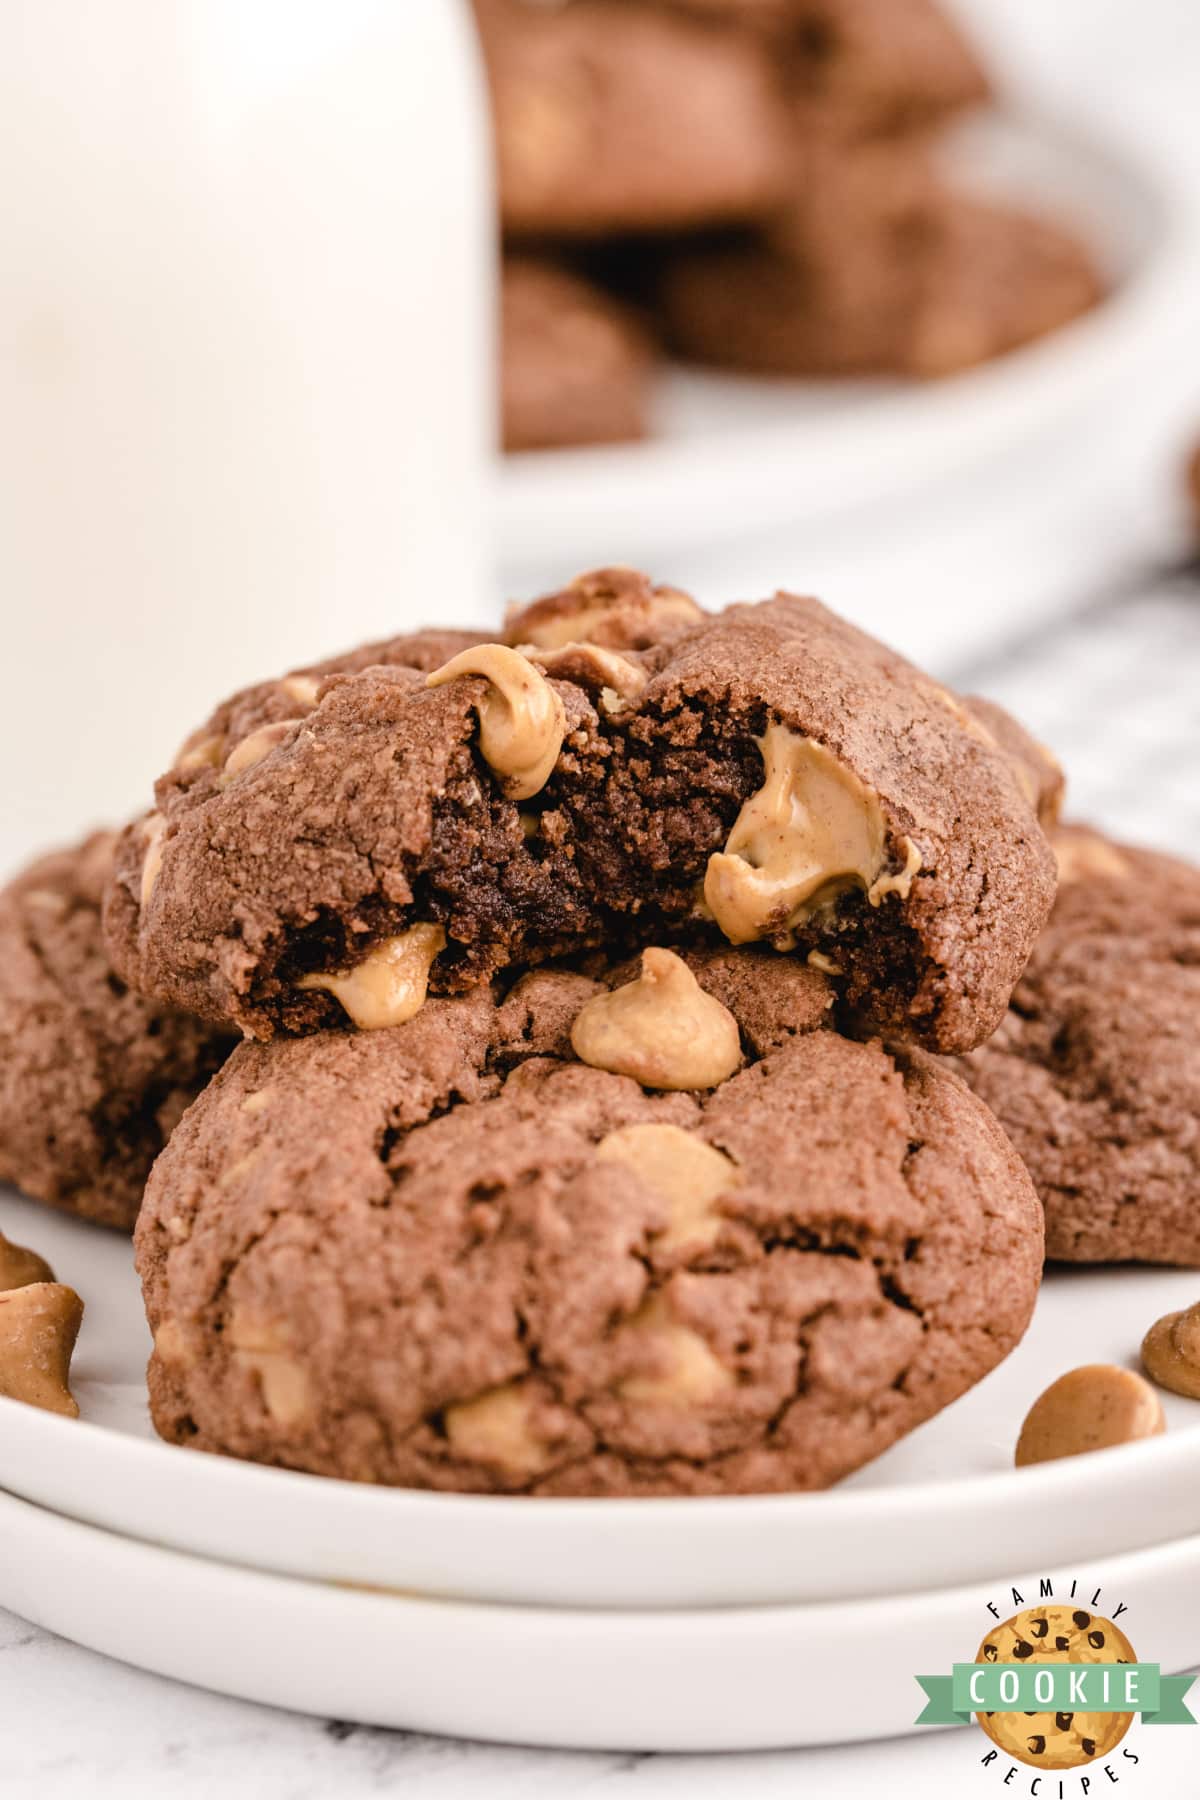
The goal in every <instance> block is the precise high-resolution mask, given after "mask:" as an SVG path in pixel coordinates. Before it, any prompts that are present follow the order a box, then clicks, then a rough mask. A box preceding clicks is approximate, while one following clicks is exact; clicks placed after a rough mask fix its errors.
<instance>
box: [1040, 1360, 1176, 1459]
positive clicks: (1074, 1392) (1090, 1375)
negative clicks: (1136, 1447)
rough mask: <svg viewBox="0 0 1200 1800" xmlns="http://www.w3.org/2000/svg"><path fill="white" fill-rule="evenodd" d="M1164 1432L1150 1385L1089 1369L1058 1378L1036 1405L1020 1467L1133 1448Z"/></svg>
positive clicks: (1109, 1370) (1112, 1370) (1102, 1367)
mask: <svg viewBox="0 0 1200 1800" xmlns="http://www.w3.org/2000/svg"><path fill="white" fill-rule="evenodd" d="M1166 1428H1167V1422H1166V1420H1165V1418H1164V1417H1163V1409H1162V1407H1161V1405H1160V1404H1159V1400H1158V1395H1157V1394H1156V1393H1155V1392H1154V1389H1153V1388H1152V1387H1151V1386H1150V1384H1149V1382H1148V1381H1143V1380H1142V1378H1141V1376H1140V1375H1135V1374H1134V1373H1133V1371H1132V1369H1118V1368H1116V1367H1114V1366H1113V1365H1112V1364H1111V1363H1088V1364H1087V1365H1086V1367H1084V1368H1082V1369H1072V1370H1071V1371H1070V1373H1069V1374H1067V1375H1060V1376H1059V1378H1058V1380H1057V1381H1055V1382H1053V1383H1052V1384H1051V1385H1050V1386H1049V1387H1048V1388H1047V1389H1046V1391H1045V1393H1044V1394H1042V1395H1041V1397H1040V1398H1039V1399H1037V1400H1035V1401H1034V1403H1033V1405H1032V1407H1031V1408H1030V1410H1029V1412H1028V1414H1027V1415H1026V1419H1025V1423H1024V1424H1023V1425H1022V1427H1021V1435H1020V1437H1019V1439H1018V1440H1017V1467H1018V1468H1023V1467H1024V1466H1025V1465H1026V1464H1027V1463H1040V1462H1054V1461H1055V1460H1056V1459H1057V1458H1058V1457H1060V1456H1084V1455H1086V1454H1087V1453H1088V1452H1089V1451H1091V1450H1108V1449H1110V1448H1111V1447H1112V1446H1113V1445H1114V1444H1131V1443H1134V1442H1136V1441H1137V1440H1138V1439H1139V1438H1148V1437H1156V1436H1157V1435H1158V1433H1159V1432H1161V1431H1165V1430H1166Z"/></svg>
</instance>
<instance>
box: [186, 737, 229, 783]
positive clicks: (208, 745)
mask: <svg viewBox="0 0 1200 1800" xmlns="http://www.w3.org/2000/svg"><path fill="white" fill-rule="evenodd" d="M224 755H225V739H224V738H223V737H202V738H194V737H191V738H189V739H188V740H187V742H186V743H185V744H184V746H183V748H182V749H181V750H180V752H179V755H178V756H177V757H176V758H175V767H176V768H177V769H181V770H182V771H183V772H184V773H185V774H188V775H190V774H191V773H192V772H193V770H195V769H219V768H220V766H221V760H222V758H223V757H224Z"/></svg>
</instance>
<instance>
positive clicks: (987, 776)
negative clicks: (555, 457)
mask: <svg viewBox="0 0 1200 1800" xmlns="http://www.w3.org/2000/svg"><path fill="white" fill-rule="evenodd" d="M504 635H505V637H506V639H507V642H504V643H501V642H495V643H483V644H481V643H478V642H475V641H472V640H469V639H464V638H463V636H462V634H455V633H448V632H443V633H425V634H422V635H419V636H415V637H408V638H401V639H396V640H394V641H393V642H391V643H389V644H384V645H375V646H370V647H368V649H367V650H365V651H358V652H355V653H353V655H351V656H350V657H348V658H344V659H341V661H340V662H339V661H337V660H336V659H335V661H334V662H333V663H330V664H327V665H322V666H321V667H320V668H319V669H317V670H315V671H314V670H308V671H301V672H300V673H299V674H298V675H294V676H291V677H288V678H286V679H285V680H284V681H282V682H276V683H268V684H265V685H264V686H262V687H260V688H256V689H253V690H250V691H248V692H247V693H245V694H243V695H239V696H237V697H235V699H233V700H232V701H230V702H228V703H227V704H226V705H225V706H224V707H222V708H220V709H219V710H218V712H217V713H216V714H214V715H213V717H212V718H211V719H210V720H208V721H207V723H206V724H205V725H204V726H202V727H201V728H200V730H199V731H198V732H196V733H194V734H193V736H192V738H190V739H189V740H188V743H187V745H185V747H184V750H183V752H182V753H181V755H180V758H179V759H178V760H177V762H176V765H175V766H174V768H173V769H171V770H170V771H168V773H167V774H166V775H165V776H164V777H163V779H162V780H161V781H160V782H159V784H158V790H157V804H156V809H155V813H154V815H152V818H151V822H150V825H149V827H148V828H147V826H146V825H145V823H143V824H142V825H139V826H135V827H133V828H131V829H130V830H129V831H127V832H126V833H125V835H124V837H123V839H122V842H121V846H120V851H119V855H118V867H117V874H116V878H115V880H114V882H113V883H112V885H111V887H110V890H109V897H108V903H107V909H106V924H107V932H108V940H109V944H110V948H111V953H112V955H113V957H114V960H115V962H116V964H117V967H118V969H119V970H120V971H121V972H122V974H123V975H124V976H125V977H126V979H128V980H130V981H131V982H133V983H134V984H135V985H136V986H138V987H139V988H140V989H142V990H143V991H144V992H146V993H149V994H152V995H155V996H158V997H159V998H161V999H163V1000H166V1001H170V1002H171V1003H173V1004H175V1005H177V1006H185V1007H187V1008H189V1009H191V1010H193V1011H196V1012H199V1013H201V1014H203V1015H205V1016H207V1017H209V1018H212V1019H220V1020H229V1021H232V1022H234V1023H236V1024H237V1025H238V1026H240V1027H241V1029H242V1030H243V1031H244V1032H246V1033H247V1034H248V1035H250V1036H255V1037H260V1038H269V1037H271V1036H273V1035H275V1034H276V1033H280V1032H283V1033H303V1032H306V1031H310V1030H313V1029H315V1028H319V1027H322V1026H328V1025H339V1024H340V1025H343V1026H345V1025H347V1024H349V1023H354V1024H357V1025H359V1026H368V1027H369V1026H371V1025H375V1026H379V1025H387V1024H391V1023H397V1022H399V1021H400V1020H401V1018H403V1017H408V1016H411V1012H412V1009H413V1008H414V1006H416V1005H419V1004H420V1002H421V997H422V996H423V995H424V993H426V992H428V993H429V994H433V995H439V994H449V993H459V992H464V991H467V990H468V989H470V988H471V987H473V986H477V985H479V984H481V983H483V982H486V981H488V980H490V979H491V978H492V977H493V976H494V975H496V974H497V973H498V972H499V971H500V970H502V969H504V968H505V967H506V966H508V965H514V964H515V965H519V966H520V965H527V964H529V963H531V962H534V963H536V962H540V961H543V960H547V959H550V958H555V957H562V956H565V955H571V954H575V953H578V952H579V951H581V950H584V949H587V948H589V947H601V946H602V947H604V948H605V949H612V948H614V947H616V948H617V949H618V950H630V951H631V950H635V949H637V948H638V947H640V946H642V945H645V944H654V943H657V944H668V945H670V944H676V945H680V944H682V945H685V946H686V945H688V944H695V943H703V942H708V943H716V942H720V941H722V940H724V941H727V942H730V943H734V944H746V943H761V944H765V945H769V946H770V947H771V949H772V950H773V951H774V952H775V953H776V954H778V955H780V956H788V957H796V958H799V959H801V960H807V959H809V958H811V959H812V961H813V963H814V966H816V967H819V968H821V969H823V970H825V971H827V972H829V973H831V974H833V975H834V976H835V977H836V980H837V983H838V991H839V1004H840V1006H841V1007H842V1010H843V1016H844V1017H845V1019H846V1021H847V1023H848V1024H849V1025H850V1026H851V1027H852V1028H853V1029H854V1030H856V1031H866V1032H871V1031H877V1032H884V1033H887V1034H889V1035H890V1036H893V1037H896V1038H901V1039H905V1040H909V1041H916V1042H919V1043H923V1044H926V1045H928V1046H931V1047H934V1048H938V1049H966V1048H969V1047H971V1046H972V1045H974V1044H976V1043H978V1042H980V1041H981V1040H982V1039H983V1038H985V1037H986V1036H987V1035H988V1033H989V1032H990V1031H991V1030H993V1029H994V1027H995V1026H996V1024H997V1023H998V1022H999V1020H1000V1019H1001V1017H1002V1016H1003V1013H1004V1008H1005V1006H1006V1005H1007V1002H1008V998H1009V995H1010V993H1011V991H1012V988H1013V985H1014V983H1015V982H1016V980H1017V977H1018V975H1019V973H1020V970H1021V968H1022V966H1023V965H1024V962H1025V960H1026V958H1027V956H1028V954H1029V951H1030V949H1031V947H1032V945H1033V942H1034V939H1035V937H1036V935H1037V932H1038V931H1039V930H1040V928H1041V926H1042V924H1043V923H1044V921H1045V918H1046V916H1047V913H1048V911H1049V908H1050V904H1051V901H1052V898H1053V894H1054V884H1055V872H1054V858H1053V855H1052V852H1051V850H1050V847H1049V845H1048V843H1047V841H1046V838H1045V836H1044V834H1043V831H1042V829H1041V825H1040V823H1039V816H1038V815H1039V812H1041V813H1042V814H1043V816H1045V813H1046V810H1047V808H1048V807H1050V808H1052V806H1053V805H1054V804H1056V799H1055V798H1054V796H1056V793H1057V788H1056V782H1058V781H1059V779H1060V777H1059V776H1058V772H1057V770H1056V768H1055V767H1054V765H1053V764H1052V761H1051V759H1050V758H1049V757H1048V756H1046V755H1045V754H1044V753H1042V752H1041V751H1040V749H1039V748H1038V747H1037V746H1036V745H1034V744H1033V742H1032V740H1030V739H1027V738H1026V737H1025V735H1024V734H1023V733H1022V732H1021V731H1020V728H1019V727H1017V726H1016V725H1015V724H1013V722H1012V721H1010V720H1008V719H1007V718H1006V716H1005V715H1003V714H1001V713H1000V711H999V709H998V708H987V707H986V706H984V705H980V704H977V703H974V702H969V701H962V700H960V699H959V698H958V697H956V696H954V695H952V694H950V693H949V692H948V690H946V689H945V688H942V687H940V686H938V685H937V684H936V683H934V682H932V681H930V680H929V679H928V678H927V677H925V676H923V675H922V674H921V673H920V672H919V671H918V670H916V669H914V668H913V666H912V665H911V664H910V663H908V662H906V661H905V660H904V659H903V658H902V657H900V656H898V655H896V654H895V653H894V652H893V651H890V650H888V649H886V648H885V647H884V646H883V645H881V644H879V643H877V642H876V641H875V640H874V639H872V638H869V637H867V636H865V635H864V634H863V633H862V632H859V631H857V630H855V629H854V628H853V627H852V626H850V625H848V624H846V623H845V622H844V621H842V620H840V619H838V618H836V617H835V616H834V615H833V614H832V613H830V612H828V611H827V610H826V609H825V608H824V607H823V606H821V605H820V604H819V602H817V601H815V600H806V599H800V598H796V597H795V596H791V595H779V596H777V597H776V598H775V599H773V600H768V601H763V602H761V603H759V604H757V605H738V606H731V607H728V608H726V609H725V611H724V612H721V613H717V614H712V615H708V614H704V613H701V612H700V610H699V608H697V607H696V605H695V603H694V602H693V601H691V600H690V599H689V598H688V596H686V595H683V594H680V593H679V592H678V591H677V590H675V589H671V588H664V587H655V586H654V585H653V584H652V583H650V582H649V581H648V580H647V579H646V578H645V577H644V576H641V575H638V574H636V573H634V572H632V571H629V570H621V569H609V570H603V571H600V572H598V573H596V574H593V575H590V576H586V577H582V578H581V579H580V580H579V581H578V582H576V583H574V584H572V586H571V587H569V588H567V589H565V590H564V591H563V592H562V593H560V594H557V595H554V596H550V597H549V598H547V599H544V600H541V601H538V602H535V603H534V604H533V605H532V606H530V607H528V608H526V609H524V610H523V611H517V612H515V613H510V615H509V617H508V620H507V621H506V627H505V633H504ZM247 746H250V749H249V750H248V749H247ZM381 997H382V998H381Z"/></svg>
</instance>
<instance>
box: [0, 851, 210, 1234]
mask: <svg viewBox="0 0 1200 1800" xmlns="http://www.w3.org/2000/svg"><path fill="white" fill-rule="evenodd" d="M114 842H115V838H114V836H113V835H112V834H111V833H109V832H96V833H94V834H93V835H92V836H91V837H89V838H86V839H85V840H84V842H83V843H81V844H79V845H78V846H77V847H76V848H74V849H71V850H63V851H59V852H57V853H56V854H54V855H51V856H44V857H42V858H41V859H40V860H39V861H38V862H35V863H34V864H32V865H31V867H30V868H28V869H26V870H25V871H24V873H23V874H21V875H19V876H18V877H17V879H16V880H15V881H13V882H10V884H9V885H8V887H6V888H5V889H4V890H3V891H2V892H0V1181H10V1182H12V1184H13V1185H14V1186H15V1187H18V1188H20V1189H21V1190H22V1192H24V1193H26V1194H29V1195H30V1196H31V1197H32V1198H34V1199H36V1200H44V1201H46V1202H47V1203H48V1204H49V1205H51V1206H58V1207H61V1208H63V1210H64V1211H66V1212H73V1213H78V1214H80V1215H81V1216H82V1217H83V1218H86V1219H97V1220H99V1221H100V1222H101V1223H102V1224H104V1225H115V1226H119V1227H121V1228H122V1229H124V1230H126V1231H128V1230H130V1229H131V1228H132V1226H133V1222H134V1220H135V1218H136V1217H137V1210H138V1207H139V1205H140V1204H141V1198H142V1188H143V1187H144V1186H145V1181H146V1176H147V1174H148V1173H149V1171H150V1164H151V1163H152V1162H153V1161H154V1158H155V1157H156V1156H157V1155H158V1152H159V1151H160V1150H161V1149H162V1146H163V1144H164V1143H165V1142H166V1140H167V1138H168V1137H169V1135H170V1133H171V1131H172V1129H173V1127H174V1125H175V1123H176V1121H177V1120H178V1118H179V1116H180V1114H181V1113H182V1112H183V1109H184V1107H185V1106H187V1105H189V1104H190V1102H191V1101H192V1100H193V1099H194V1098H195V1096H196V1095H197V1094H198V1093H199V1092H200V1089H201V1088H202V1087H203V1086H204V1084H205V1082H206V1081H207V1080H208V1079H209V1077H210V1076H211V1075H212V1074H213V1072H214V1071H215V1070H216V1069H217V1068H218V1067H219V1066H220V1064H221V1062H222V1061H223V1059H224V1058H225V1056H226V1055H227V1054H228V1052H229V1051H230V1050H231V1049H232V1048H233V1044H234V1038H233V1037H232V1036H231V1035H229V1034H228V1033H227V1032H225V1031H221V1030H216V1029H214V1028H213V1027H212V1026H210V1025H205V1024H202V1023H201V1022H200V1020H198V1019H193V1018H188V1017H187V1016H186V1015H184V1014H182V1013H178V1012H173V1011H170V1010H168V1009H167V1008H166V1007H163V1006H159V1005H156V1004H154V1003H153V1002H151V1001H147V1000H143V999H141V998H140V997H139V996H138V995H137V994H135V993H131V992H130V990H129V989H128V988H127V987H126V986H125V984H124V982H122V981H120V980H119V979H118V978H117V976H116V975H114V974H113V972H112V969H111V967H110V965H109V961H108V957H107V955H106V953H105V949H104V938H103V933H102V932H101V929H100V896H101V893H102V890H103V887H104V884H105V881H106V880H107V878H108V876H109V873H110V871H111V865H112V851H113V845H114Z"/></svg>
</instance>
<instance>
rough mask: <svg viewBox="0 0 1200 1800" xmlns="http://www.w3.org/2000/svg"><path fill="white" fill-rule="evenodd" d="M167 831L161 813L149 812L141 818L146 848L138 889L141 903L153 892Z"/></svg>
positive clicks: (165, 822)
mask: <svg viewBox="0 0 1200 1800" xmlns="http://www.w3.org/2000/svg"><path fill="white" fill-rule="evenodd" d="M166 832H167V821H166V820H165V819H164V818H163V816H162V814H161V813H151V814H150V815H149V817H148V818H145V819H143V820H142V840H143V842H144V843H145V846H146V850H145V854H144V855H143V857H142V885H141V890H140V898H141V904H142V905H143V906H145V905H146V902H147V901H148V900H149V898H150V896H151V894H152V893H153V892H154V884H155V882H156V881H157V880H158V873H159V870H160V869H161V868H162V859H163V839H164V838H165V836H166Z"/></svg>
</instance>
